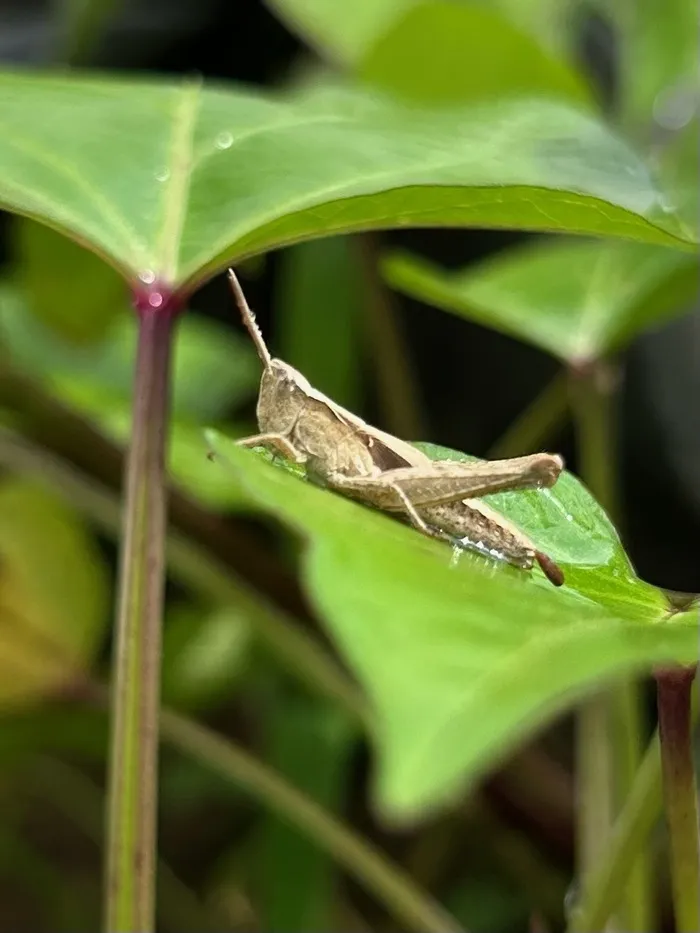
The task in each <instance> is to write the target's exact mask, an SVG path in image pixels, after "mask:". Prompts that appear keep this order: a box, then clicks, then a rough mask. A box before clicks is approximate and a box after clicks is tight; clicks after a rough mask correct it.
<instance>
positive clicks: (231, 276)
mask: <svg viewBox="0 0 700 933" xmlns="http://www.w3.org/2000/svg"><path fill="white" fill-rule="evenodd" d="M228 280H229V283H230V285H231V291H232V292H233V297H234V298H235V299H236V304H237V305H238V310H239V311H240V312H241V317H242V318H243V323H244V324H245V326H246V330H247V331H248V333H249V334H250V336H251V337H252V338H253V343H254V344H255V349H256V350H257V351H258V356H259V357H260V360H261V362H262V364H263V366H264V367H265V369H270V367H271V366H272V357H271V356H270V351H269V350H268V349H267V346H266V345H265V341H264V340H263V335H262V332H261V330H260V328H259V327H258V325H257V323H256V321H255V315H254V314H253V312H252V311H251V310H250V307H249V305H248V302H247V301H246V299H245V295H244V294H243V289H242V288H241V283H240V282H239V281H238V279H237V278H236V273H235V272H234V271H233V269H229V270H228Z"/></svg>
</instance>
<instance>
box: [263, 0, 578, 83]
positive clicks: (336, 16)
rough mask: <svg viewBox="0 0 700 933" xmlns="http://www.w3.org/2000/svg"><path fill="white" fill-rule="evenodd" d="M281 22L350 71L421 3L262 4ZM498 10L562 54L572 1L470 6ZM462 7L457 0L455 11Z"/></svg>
mask: <svg viewBox="0 0 700 933" xmlns="http://www.w3.org/2000/svg"><path fill="white" fill-rule="evenodd" d="M266 2H267V5H268V6H269V7H271V9H272V10H273V11H274V12H275V13H276V14H277V16H278V17H279V19H281V20H282V22H283V23H284V24H285V25H286V26H287V27H288V28H289V29H290V30H292V31H293V32H295V33H296V34H297V35H298V36H300V38H301V39H303V40H304V41H305V42H306V43H307V44H308V45H309V46H311V47H312V48H313V49H314V50H315V51H316V52H318V53H319V54H320V55H321V56H323V57H324V58H326V59H327V60H328V61H329V62H333V63H334V64H336V65H342V66H345V67H348V68H353V67H354V66H355V65H357V63H358V62H359V61H361V59H362V57H363V55H364V54H365V53H366V52H367V50H368V49H369V48H370V47H371V46H372V45H373V44H374V43H375V42H377V41H378V40H379V39H381V37H382V36H384V35H385V34H386V33H387V32H388V31H389V30H390V29H391V28H392V27H393V26H395V24H396V23H397V22H399V21H400V20H401V19H402V18H403V17H404V16H406V15H408V14H409V13H410V12H411V10H412V9H413V8H414V7H415V6H418V5H419V4H420V3H421V2H422V0H357V2H354V3H351V4H350V3H347V4H339V3H338V2H337V0H266ZM476 4H479V5H481V6H484V7H488V8H494V7H495V8H496V9H499V10H501V11H502V12H503V13H504V14H505V15H507V16H508V18H509V19H510V20H511V21H512V22H514V23H516V24H517V25H518V26H520V27H521V28H522V29H526V30H527V31H528V32H530V33H532V35H535V36H537V37H538V38H540V39H541V40H542V41H543V42H544V43H545V44H546V45H547V47H548V48H552V49H559V50H561V49H564V48H565V47H566V45H567V37H568V35H569V33H570V32H571V29H572V24H571V17H572V10H573V8H574V0H528V2H527V3H526V4H523V2H522V0H482V2H481V3H479V0H475V2H474V3H473V4H469V5H476ZM459 5H464V6H466V5H467V3H466V0H460V3H456V4H455V6H459Z"/></svg>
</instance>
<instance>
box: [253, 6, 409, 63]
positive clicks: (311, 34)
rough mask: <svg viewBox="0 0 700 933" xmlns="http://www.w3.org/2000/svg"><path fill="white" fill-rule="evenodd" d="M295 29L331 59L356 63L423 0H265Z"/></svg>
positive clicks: (294, 30)
mask: <svg viewBox="0 0 700 933" xmlns="http://www.w3.org/2000/svg"><path fill="white" fill-rule="evenodd" d="M266 2H267V5H268V6H269V7H271V8H272V9H273V10H274V12H275V13H276V14H277V16H278V17H279V18H280V19H281V20H282V22H283V23H285V24H286V25H287V26H288V27H289V28H290V29H291V30H292V31H293V32H296V33H298V34H299V35H300V36H301V37H302V38H303V39H304V40H305V41H306V42H308V43H309V44H310V45H312V46H313V47H315V48H317V49H318V50H319V51H320V52H322V53H323V54H324V55H326V56H327V57H328V58H330V59H331V60H333V59H337V60H338V61H339V62H341V63H343V64H353V63H354V62H356V61H357V60H358V59H359V58H360V57H361V55H362V54H363V52H364V51H365V49H367V48H368V46H369V45H370V44H371V43H372V42H373V41H374V40H375V39H376V38H378V37H379V36H380V35H382V33H384V31H385V30H386V29H387V28H388V27H389V26H390V25H391V24H392V23H393V22H394V21H395V20H396V19H397V18H398V17H399V16H401V14H402V13H404V12H405V11H406V10H410V9H411V7H413V6H415V5H416V4H417V3H419V2H420V0H353V4H352V7H350V5H347V6H346V5H345V4H339V3H338V2H337V0H266Z"/></svg>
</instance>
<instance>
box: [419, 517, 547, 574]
mask: <svg viewBox="0 0 700 933" xmlns="http://www.w3.org/2000/svg"><path fill="white" fill-rule="evenodd" d="M420 512H421V517H422V519H423V521H424V522H425V523H426V524H428V526H429V527H431V529H432V528H436V529H439V531H440V534H439V536H440V537H442V538H444V539H447V540H448V541H449V542H450V543H451V544H452V545H453V546H456V547H459V548H462V549H464V548H469V549H471V550H474V551H476V552H477V553H480V554H483V555H484V556H486V557H490V558H492V559H494V560H501V561H505V562H506V563H509V564H512V565H513V566H515V567H519V568H520V569H521V570H531V569H532V568H533V566H534V565H535V563H537V564H538V566H539V567H540V568H541V570H542V572H543V573H544V575H545V576H546V577H547V579H548V580H549V581H550V583H552V584H553V585H554V586H561V585H562V584H563V582H564V574H563V572H562V570H561V568H560V567H559V566H558V565H557V564H556V563H555V562H554V561H553V560H552V558H551V557H549V556H548V555H547V554H545V553H543V552H542V551H540V550H539V549H538V548H537V547H536V546H535V544H534V542H532V541H531V540H530V539H529V538H528V537H527V536H526V535H525V534H524V533H523V532H522V531H520V529H519V528H516V526H515V525H512V524H511V523H510V522H508V521H507V520H506V519H505V518H504V516H502V515H500V514H499V513H498V512H496V511H495V510H493V509H491V508H489V507H488V506H487V505H486V504H485V503H483V502H480V501H476V500H473V499H472V500H462V501H461V502H458V503H451V504H450V505H445V506H433V507H431V508H422V509H421V510H420Z"/></svg>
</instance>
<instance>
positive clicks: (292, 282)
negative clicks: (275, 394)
mask: <svg viewBox="0 0 700 933" xmlns="http://www.w3.org/2000/svg"><path fill="white" fill-rule="evenodd" d="M352 247H353V244H352V241H351V240H350V239H349V238H348V237H332V238H330V239H326V240H315V241H313V242H311V243H301V244H299V246H293V247H292V248H291V249H290V250H288V251H287V252H286V253H285V255H284V259H283V267H282V272H281V276H280V282H279V290H278V292H277V297H276V302H275V306H276V308H277V310H278V312H280V323H279V334H280V336H279V345H280V352H279V353H278V354H277V356H279V357H280V358H281V359H283V360H287V362H289V363H290V364H291V365H293V366H295V367H296V368H297V369H298V370H299V371H300V372H302V373H303V374H304V375H305V376H306V378H307V379H308V380H309V381H310V382H311V384H312V385H315V386H323V391H324V392H325V393H326V394H327V395H329V396H330V397H331V398H332V399H334V400H335V401H337V402H338V403H339V404H340V405H345V406H346V407H348V408H351V409H353V408H355V407H356V406H357V402H358V401H359V396H360V356H361V353H360V343H361V333H360V331H361V327H362V316H361V308H360V302H361V300H362V281H361V279H362V274H363V273H362V269H361V268H360V267H359V263H358V259H357V252H356V251H353V248H352Z"/></svg>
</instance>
